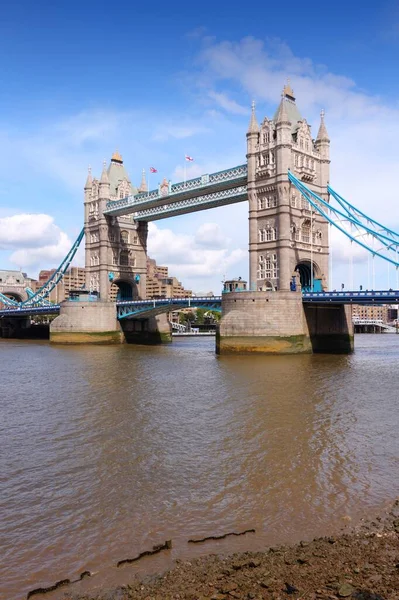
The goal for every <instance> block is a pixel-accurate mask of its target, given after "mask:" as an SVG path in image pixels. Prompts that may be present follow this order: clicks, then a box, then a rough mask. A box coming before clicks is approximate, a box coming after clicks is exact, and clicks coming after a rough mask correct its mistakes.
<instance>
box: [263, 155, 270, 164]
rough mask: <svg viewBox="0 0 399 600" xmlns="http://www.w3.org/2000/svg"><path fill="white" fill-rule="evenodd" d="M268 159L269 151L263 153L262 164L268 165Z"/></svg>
mask: <svg viewBox="0 0 399 600" xmlns="http://www.w3.org/2000/svg"><path fill="white" fill-rule="evenodd" d="M269 161H270V157H269V153H267V154H264V155H263V164H264V165H266V166H267V165H268V164H269Z"/></svg>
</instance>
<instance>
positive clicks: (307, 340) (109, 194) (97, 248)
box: [0, 85, 399, 354]
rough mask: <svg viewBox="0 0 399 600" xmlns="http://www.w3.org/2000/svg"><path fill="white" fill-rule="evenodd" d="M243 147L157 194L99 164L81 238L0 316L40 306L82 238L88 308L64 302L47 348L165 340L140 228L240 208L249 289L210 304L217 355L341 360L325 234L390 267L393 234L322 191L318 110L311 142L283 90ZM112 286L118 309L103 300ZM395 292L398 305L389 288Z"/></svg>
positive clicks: (325, 153)
mask: <svg viewBox="0 0 399 600" xmlns="http://www.w3.org/2000/svg"><path fill="white" fill-rule="evenodd" d="M246 139H247V152H246V158H247V161H246V163H245V164H241V165H238V166H235V167H232V168H229V169H226V170H224V171H219V172H216V173H210V174H204V175H202V176H201V177H196V178H193V179H190V180H188V181H184V182H179V183H175V184H171V182H169V181H167V180H165V179H164V180H163V181H162V183H161V184H160V185H159V186H158V188H157V189H155V190H147V186H146V182H145V176H144V174H143V179H142V182H141V185H140V187H139V188H136V187H135V186H134V185H133V184H132V183H131V180H130V178H129V175H128V173H127V171H126V169H125V166H124V163H123V159H122V157H121V155H120V154H119V153H118V152H116V153H114V154H113V156H112V158H111V162H110V165H109V166H108V167H107V165H106V163H104V166H103V170H102V173H101V177H100V178H99V179H97V178H95V177H93V176H92V173H91V171H89V174H88V177H87V180H86V184H85V186H84V229H83V230H82V232H81V234H80V237H79V238H78V240H77V241H76V242H75V244H74V246H73V248H72V249H71V252H70V253H69V254H68V256H67V257H66V258H65V259H64V261H63V263H62V264H61V265H60V268H59V269H58V270H57V272H56V274H54V276H53V278H52V281H50V280H49V282H47V284H46V285H45V286H43V288H42V289H41V290H39V291H38V292H36V294H34V295H32V294H28V298H21V300H22V301H19V302H18V301H17V300H15V299H12V298H11V299H10V298H8V299H7V298H6V300H4V298H3V302H5V303H6V305H7V310H8V315H10V314H11V312H10V311H11V310H12V311H14V310H15V311H18V310H20V311H22V312H20V313H19V314H22V313H23V314H28V313H29V310H30V309H31V310H32V311H33V310H35V309H36V308H38V307H43V303H44V302H46V297H47V295H48V291H49V289H52V286H54V285H55V283H56V282H57V281H59V280H60V278H61V277H62V275H63V273H64V272H65V270H66V268H67V267H68V266H69V264H70V262H71V260H72V258H73V256H74V253H75V252H76V249H77V246H78V245H79V243H80V241H81V239H82V237H83V234H84V236H85V267H86V288H87V290H90V291H91V292H93V293H94V294H95V295H96V300H97V301H96V302H84V301H83V299H82V301H81V302H76V301H75V302H64V303H62V305H61V307H60V309H59V310H60V315H59V316H58V317H57V318H56V319H55V320H54V321H53V323H52V325H51V341H53V342H61V343H62V342H64V343H68V342H76V343H77V342H119V341H121V339H123V338H125V339H127V340H128V341H136V342H139V343H141V342H154V343H155V342H161V341H170V340H171V332H170V327H169V325H168V323H167V321H166V317H165V314H164V313H165V311H166V310H167V309H168V306H169V309H170V307H171V306H172V305H173V306H174V305H175V303H176V302H175V301H174V300H173V301H172V299H168V300H164V301H157V302H155V303H153V305H152V306H151V301H148V300H146V258H147V235H148V222H149V221H154V220H158V219H164V218H169V217H173V216H175V215H181V214H186V213H190V212H194V211H199V210H205V209H209V208H212V207H216V206H225V205H228V204H233V203H236V202H247V203H248V220H249V279H250V281H249V289H248V290H246V291H232V292H229V293H225V294H223V295H222V296H221V297H220V298H217V299H216V298H215V299H214V300H213V302H214V305H215V304H217V305H218V306H221V310H222V318H221V322H220V327H219V331H218V335H217V351H218V352H219V353H222V354H223V353H231V352H238V353H247V352H264V353H292V352H311V351H321V352H350V351H351V350H352V348H353V326H352V320H351V314H350V303H351V302H353V301H354V298H355V293H354V292H350V293H349V295H346V296H344V295H339V294H336V293H333V292H328V289H329V280H328V276H329V230H330V229H331V227H336V228H338V229H339V230H340V231H341V232H343V233H344V234H345V235H347V237H348V238H349V239H351V241H352V242H354V243H356V244H359V245H360V246H362V247H363V248H365V249H366V250H368V251H369V252H370V253H371V254H372V256H373V258H374V256H379V257H380V258H383V259H384V260H387V261H388V262H390V263H391V264H394V265H395V266H396V268H398V266H399V263H398V246H399V235H398V234H396V233H395V232H393V231H391V230H389V229H387V228H385V227H383V226H382V225H381V224H380V223H378V222H377V221H374V220H373V219H371V218H370V217H367V215H365V214H364V213H362V212H361V211H360V210H359V209H356V208H355V207H354V206H353V205H352V204H350V203H349V202H347V201H346V200H344V198H343V197H342V196H340V195H339V194H337V193H336V192H335V191H334V190H333V189H332V188H331V187H330V186H329V180H330V139H329V136H328V133H327V128H326V124H325V118H324V113H323V111H322V113H321V118H320V123H319V126H318V132H317V135H316V137H315V138H313V136H312V133H311V127H310V124H309V123H308V122H307V120H306V118H305V117H303V116H302V114H301V113H300V111H299V108H298V106H297V104H296V98H295V96H294V92H293V90H292V88H291V87H290V85H286V86H285V87H284V90H283V94H282V98H281V101H280V103H279V106H278V108H277V110H276V112H275V114H274V116H273V117H272V118H270V119H269V118H267V117H265V118H264V119H263V120H262V121H261V123H260V124H259V123H258V120H257V117H256V112H255V105H254V104H253V105H252V111H251V118H250V123H249V127H248V131H247V134H246ZM331 200H334V202H335V204H336V205H337V206H335V207H333V205H332V202H331ZM226 210H227V209H226ZM370 236H371V237H372V239H373V245H372V247H370V246H369V241H368V240H369V238H370ZM374 242H375V243H374ZM115 289H119V296H120V297H121V298H123V300H124V301H125V302H122V303H121V302H119V303H117V304H115V303H113V302H111V298H112V297H115ZM378 294H380V295H378ZM393 295H394V296H395V298H396V296H397V295H398V292H393ZM389 297H390V296H389ZM381 298H383V299H384V300H385V299H387V298H388V297H387V296H384V295H383V292H373V297H370V296H368V297H367V296H363V295H358V296H356V302H357V303H362V302H367V301H368V302H379V301H380V299H381ZM0 299H2V298H1V296H0ZM26 311H28V312H26ZM3 312H4V311H3ZM1 314H2V313H1V312H0V315H1Z"/></svg>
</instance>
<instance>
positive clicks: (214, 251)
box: [148, 223, 247, 291]
mask: <svg viewBox="0 0 399 600" xmlns="http://www.w3.org/2000/svg"><path fill="white" fill-rule="evenodd" d="M212 240H213V241H214V245H212V243H211V242H212ZM228 243H229V240H228V238H226V237H225V235H224V234H223V232H222V231H221V229H220V227H219V225H217V224H216V223H206V224H203V225H201V226H200V227H199V228H198V229H197V231H196V232H195V233H194V234H182V233H180V234H178V233H174V232H173V231H172V230H171V229H161V228H159V227H158V226H157V225H155V223H150V224H149V235H148V254H149V255H150V256H151V257H153V258H155V259H156V261H157V263H158V264H162V265H167V266H168V267H169V273H170V274H171V275H174V276H175V277H177V278H178V279H180V280H181V281H182V282H183V285H185V287H188V286H192V287H193V288H194V290H197V289H198V286H199V285H200V286H201V287H202V288H207V289H208V288H210V287H212V286H213V287H215V286H216V288H215V289H216V291H219V289H218V288H220V287H221V285H220V279H221V277H222V276H223V275H224V274H225V272H226V270H228V269H230V268H234V267H238V266H239V263H240V262H242V261H243V260H246V259H247V251H246V250H244V249H242V248H233V249H232V248H229V247H228ZM198 280H200V281H198Z"/></svg>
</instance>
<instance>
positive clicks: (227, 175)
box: [104, 164, 247, 220]
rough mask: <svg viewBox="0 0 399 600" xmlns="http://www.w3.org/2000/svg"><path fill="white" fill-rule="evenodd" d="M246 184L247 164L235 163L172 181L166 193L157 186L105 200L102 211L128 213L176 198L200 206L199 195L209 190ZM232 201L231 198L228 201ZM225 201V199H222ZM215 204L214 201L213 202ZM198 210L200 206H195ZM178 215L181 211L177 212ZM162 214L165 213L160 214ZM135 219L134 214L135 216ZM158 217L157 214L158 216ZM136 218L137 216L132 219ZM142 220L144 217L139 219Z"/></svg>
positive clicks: (165, 203) (228, 188)
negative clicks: (132, 194)
mask: <svg viewBox="0 0 399 600" xmlns="http://www.w3.org/2000/svg"><path fill="white" fill-rule="evenodd" d="M246 183H247V165H246V164H245V165H238V166H237V167H232V168H230V169H225V170H224V171H218V172H217V173H211V174H210V175H202V176H201V177H196V178H194V179H189V180H188V181H184V182H179V183H174V184H172V185H171V186H170V190H169V191H168V192H167V193H166V194H164V195H163V194H162V193H161V188H159V189H158V190H152V191H150V192H148V193H147V192H140V193H139V194H136V195H134V196H128V197H127V198H121V199H119V200H110V201H109V202H107V205H106V210H105V211H104V214H106V215H109V216H120V215H125V214H129V213H132V212H133V213H139V214H140V212H141V211H145V210H149V209H151V208H157V209H159V208H160V207H163V206H165V205H167V204H171V205H174V204H176V203H177V202H179V201H183V200H185V199H189V200H190V201H193V200H194V198H195V199H197V204H198V206H199V207H200V206H201V203H200V202H199V198H200V197H201V196H205V195H209V194H211V193H215V192H220V191H222V190H231V189H232V188H238V187H240V186H244V185H246ZM232 201H233V202H234V200H232ZM226 203H227V202H226ZM215 206H218V204H215ZM198 210H200V208H199V209H198ZM179 214H182V213H179ZM163 216H168V215H167V214H165V213H163ZM135 218H136V217H135ZM159 218H161V217H159ZM136 220H137V219H136ZM142 220H144V219H142Z"/></svg>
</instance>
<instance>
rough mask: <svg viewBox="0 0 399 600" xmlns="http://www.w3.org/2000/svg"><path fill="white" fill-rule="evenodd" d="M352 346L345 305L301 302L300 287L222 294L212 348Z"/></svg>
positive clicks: (345, 349)
mask: <svg viewBox="0 0 399 600" xmlns="http://www.w3.org/2000/svg"><path fill="white" fill-rule="evenodd" d="M352 351H353V325H352V317H351V307H350V306H344V305H334V306H330V305H329V306H324V305H313V304H309V305H304V304H303V302H302V295H301V293H300V292H284V291H280V292H231V293H228V294H224V295H223V299H222V318H221V321H220V325H219V329H218V331H217V336H216V352H217V353H218V354H235V353H236V354H251V353H262V354H298V353H310V352H325V353H342V354H346V353H349V352H352Z"/></svg>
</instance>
